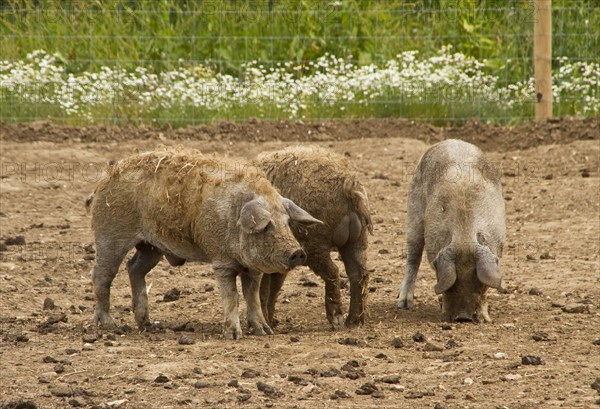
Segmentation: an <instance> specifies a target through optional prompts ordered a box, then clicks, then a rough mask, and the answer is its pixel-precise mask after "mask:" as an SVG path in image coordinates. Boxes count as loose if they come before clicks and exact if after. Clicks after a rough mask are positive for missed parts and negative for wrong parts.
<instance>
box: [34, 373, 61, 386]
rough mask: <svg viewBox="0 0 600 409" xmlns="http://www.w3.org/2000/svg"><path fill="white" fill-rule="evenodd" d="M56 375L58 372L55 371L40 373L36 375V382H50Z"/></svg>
mask: <svg viewBox="0 0 600 409" xmlns="http://www.w3.org/2000/svg"><path fill="white" fill-rule="evenodd" d="M57 376H58V374H57V373H56V372H54V371H52V372H44V373H43V374H41V375H40V376H38V382H39V383H50V382H52V381H53V380H54V379H56V377H57Z"/></svg>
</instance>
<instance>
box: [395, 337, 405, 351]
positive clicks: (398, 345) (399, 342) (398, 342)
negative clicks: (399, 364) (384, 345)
mask: <svg viewBox="0 0 600 409" xmlns="http://www.w3.org/2000/svg"><path fill="white" fill-rule="evenodd" d="M392 346H393V347H394V348H402V347H403V346H404V342H402V339H400V338H398V337H396V338H394V339H392Z"/></svg>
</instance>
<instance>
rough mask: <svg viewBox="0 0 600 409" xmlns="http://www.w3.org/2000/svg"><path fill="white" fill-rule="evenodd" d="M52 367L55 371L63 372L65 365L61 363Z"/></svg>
mask: <svg viewBox="0 0 600 409" xmlns="http://www.w3.org/2000/svg"><path fill="white" fill-rule="evenodd" d="M53 369H54V372H56V373H63V372H64V371H65V366H64V365H63V364H56V365H54V368H53Z"/></svg>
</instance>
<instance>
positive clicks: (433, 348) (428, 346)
mask: <svg viewBox="0 0 600 409" xmlns="http://www.w3.org/2000/svg"><path fill="white" fill-rule="evenodd" d="M443 350H444V347H443V346H441V345H438V344H434V343H433V342H429V341H427V343H426V344H425V346H424V347H423V351H428V352H440V351H443Z"/></svg>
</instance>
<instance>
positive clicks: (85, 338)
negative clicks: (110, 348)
mask: <svg viewBox="0 0 600 409" xmlns="http://www.w3.org/2000/svg"><path fill="white" fill-rule="evenodd" d="M97 340H98V338H97V337H96V336H95V335H84V336H83V338H82V341H83V342H85V343H88V344H93V343H94V342H96V341H97Z"/></svg>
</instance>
